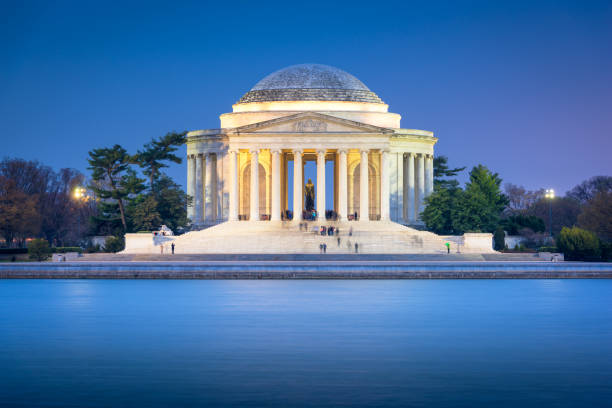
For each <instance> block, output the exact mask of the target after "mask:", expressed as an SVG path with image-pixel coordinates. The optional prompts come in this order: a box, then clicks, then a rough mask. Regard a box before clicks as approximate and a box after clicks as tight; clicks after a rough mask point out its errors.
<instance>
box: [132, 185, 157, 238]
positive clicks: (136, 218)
mask: <svg viewBox="0 0 612 408" xmlns="http://www.w3.org/2000/svg"><path fill="white" fill-rule="evenodd" d="M157 206H158V203H157V200H156V199H155V197H154V196H153V195H151V194H140V195H139V196H137V197H136V198H134V199H133V200H132V201H130V204H129V205H128V208H127V213H128V219H129V226H130V230H132V231H134V232H138V231H153V230H156V229H158V228H159V227H160V226H161V224H162V219H161V216H160V215H159V212H158V211H157Z"/></svg>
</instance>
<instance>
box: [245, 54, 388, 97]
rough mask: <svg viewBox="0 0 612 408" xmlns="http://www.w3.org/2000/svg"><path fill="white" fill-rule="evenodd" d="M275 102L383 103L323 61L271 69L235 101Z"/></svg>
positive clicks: (345, 74) (349, 75)
mask: <svg viewBox="0 0 612 408" xmlns="http://www.w3.org/2000/svg"><path fill="white" fill-rule="evenodd" d="M274 101H348V102H368V103H379V104H382V103H383V101H382V100H381V99H380V98H379V97H378V95H376V94H375V93H374V92H372V91H370V89H369V88H368V87H367V86H365V84H364V83H363V82H361V81H360V80H359V79H357V78H356V77H355V76H353V75H351V74H349V73H348V72H345V71H343V70H341V69H338V68H335V67H331V66H328V65H322V64H299V65H292V66H290V67H287V68H283V69H281V70H278V71H276V72H273V73H272V74H270V75H268V76H266V77H265V78H263V79H262V80H261V81H259V82H258V83H257V84H255V86H254V87H253V88H251V90H250V91H249V92H247V93H246V94H245V95H244V96H243V97H242V98H240V100H239V101H238V103H239V104H242V103H253V102H274Z"/></svg>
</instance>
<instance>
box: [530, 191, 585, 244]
mask: <svg viewBox="0 0 612 408" xmlns="http://www.w3.org/2000/svg"><path fill="white" fill-rule="evenodd" d="M549 205H550V206H551V209H552V233H553V235H557V234H559V232H561V229H562V228H563V227H573V226H574V225H576V222H577V221H578V214H580V203H579V202H578V201H577V200H575V199H574V198H571V197H555V198H554V199H553V200H552V201H549V199H546V198H542V199H540V200H538V201H537V202H536V203H534V204H533V205H532V206H531V207H530V208H529V209H528V210H527V215H533V216H535V217H538V218H541V219H543V220H545V221H546V224H547V225H548V219H549V216H548V206H549Z"/></svg>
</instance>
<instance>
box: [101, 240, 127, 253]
mask: <svg viewBox="0 0 612 408" xmlns="http://www.w3.org/2000/svg"><path fill="white" fill-rule="evenodd" d="M124 249H125V239H124V237H123V236H120V237H108V238H106V241H105V242H104V251H105V252H112V253H115V252H119V251H123V250H124Z"/></svg>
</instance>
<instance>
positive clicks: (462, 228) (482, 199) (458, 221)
mask: <svg viewBox="0 0 612 408" xmlns="http://www.w3.org/2000/svg"><path fill="white" fill-rule="evenodd" d="M501 182H502V180H501V178H500V177H499V175H498V174H497V173H491V172H490V171H489V169H487V168H486V167H485V166H483V165H481V164H480V165H478V166H476V167H474V168H473V169H472V171H470V181H469V182H468V183H467V184H466V186H465V191H464V193H463V194H461V195H460V196H459V199H458V200H457V211H456V215H455V217H454V221H453V226H454V229H455V230H456V231H458V232H468V231H472V232H494V231H495V229H496V228H497V226H498V224H499V220H500V216H501V213H502V211H503V210H504V208H505V207H506V205H507V204H508V198H507V197H506V196H505V195H504V194H502V192H501V189H500V185H501Z"/></svg>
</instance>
